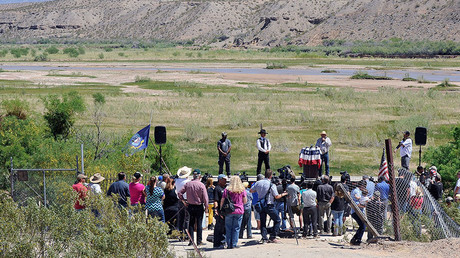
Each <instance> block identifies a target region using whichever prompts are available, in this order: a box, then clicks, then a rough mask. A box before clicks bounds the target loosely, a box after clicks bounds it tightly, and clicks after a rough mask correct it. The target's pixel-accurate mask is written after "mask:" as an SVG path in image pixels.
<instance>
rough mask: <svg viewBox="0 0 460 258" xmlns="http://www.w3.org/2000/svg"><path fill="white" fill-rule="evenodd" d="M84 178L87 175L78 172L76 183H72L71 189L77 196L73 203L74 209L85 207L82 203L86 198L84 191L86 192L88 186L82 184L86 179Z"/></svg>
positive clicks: (79, 209)
mask: <svg viewBox="0 0 460 258" xmlns="http://www.w3.org/2000/svg"><path fill="white" fill-rule="evenodd" d="M86 178H88V177H87V176H85V175H84V174H79V175H78V176H77V183H76V184H74V185H72V188H73V190H74V191H75V192H77V193H78V197H77V200H75V205H74V208H75V210H76V211H81V210H84V209H85V208H86V207H85V205H84V204H83V203H82V202H83V201H84V200H85V199H86V193H87V192H88V188H86V186H84V185H83V184H84V183H85V181H86Z"/></svg>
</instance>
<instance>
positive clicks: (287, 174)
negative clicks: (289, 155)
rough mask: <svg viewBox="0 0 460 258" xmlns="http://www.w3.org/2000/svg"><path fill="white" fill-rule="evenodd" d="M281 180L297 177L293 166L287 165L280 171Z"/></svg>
mask: <svg viewBox="0 0 460 258" xmlns="http://www.w3.org/2000/svg"><path fill="white" fill-rule="evenodd" d="M277 171H278V174H279V178H280V179H286V180H290V179H291V178H292V177H293V176H295V174H294V172H292V169H291V166H289V165H286V166H284V167H282V168H279V169H278V170H277Z"/></svg>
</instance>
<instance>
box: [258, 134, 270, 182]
mask: <svg viewBox="0 0 460 258" xmlns="http://www.w3.org/2000/svg"><path fill="white" fill-rule="evenodd" d="M259 134H260V138H259V139H257V149H258V150H259V158H258V160H257V175H258V174H260V173H261V169H262V162H263V163H264V164H265V171H267V170H268V169H270V150H271V149H272V145H271V144H270V141H269V140H268V139H267V138H265V136H266V135H267V134H268V133H267V131H266V130H265V129H260V132H259Z"/></svg>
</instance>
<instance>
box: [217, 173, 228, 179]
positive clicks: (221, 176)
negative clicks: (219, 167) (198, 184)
mask: <svg viewBox="0 0 460 258" xmlns="http://www.w3.org/2000/svg"><path fill="white" fill-rule="evenodd" d="M221 179H225V180H228V178H227V176H226V175H224V174H220V175H219V176H217V180H221Z"/></svg>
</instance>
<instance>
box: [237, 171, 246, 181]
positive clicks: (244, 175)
mask: <svg viewBox="0 0 460 258" xmlns="http://www.w3.org/2000/svg"><path fill="white" fill-rule="evenodd" d="M235 176H239V177H240V179H241V182H249V179H248V175H247V174H246V171H243V172H236V173H235Z"/></svg>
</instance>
